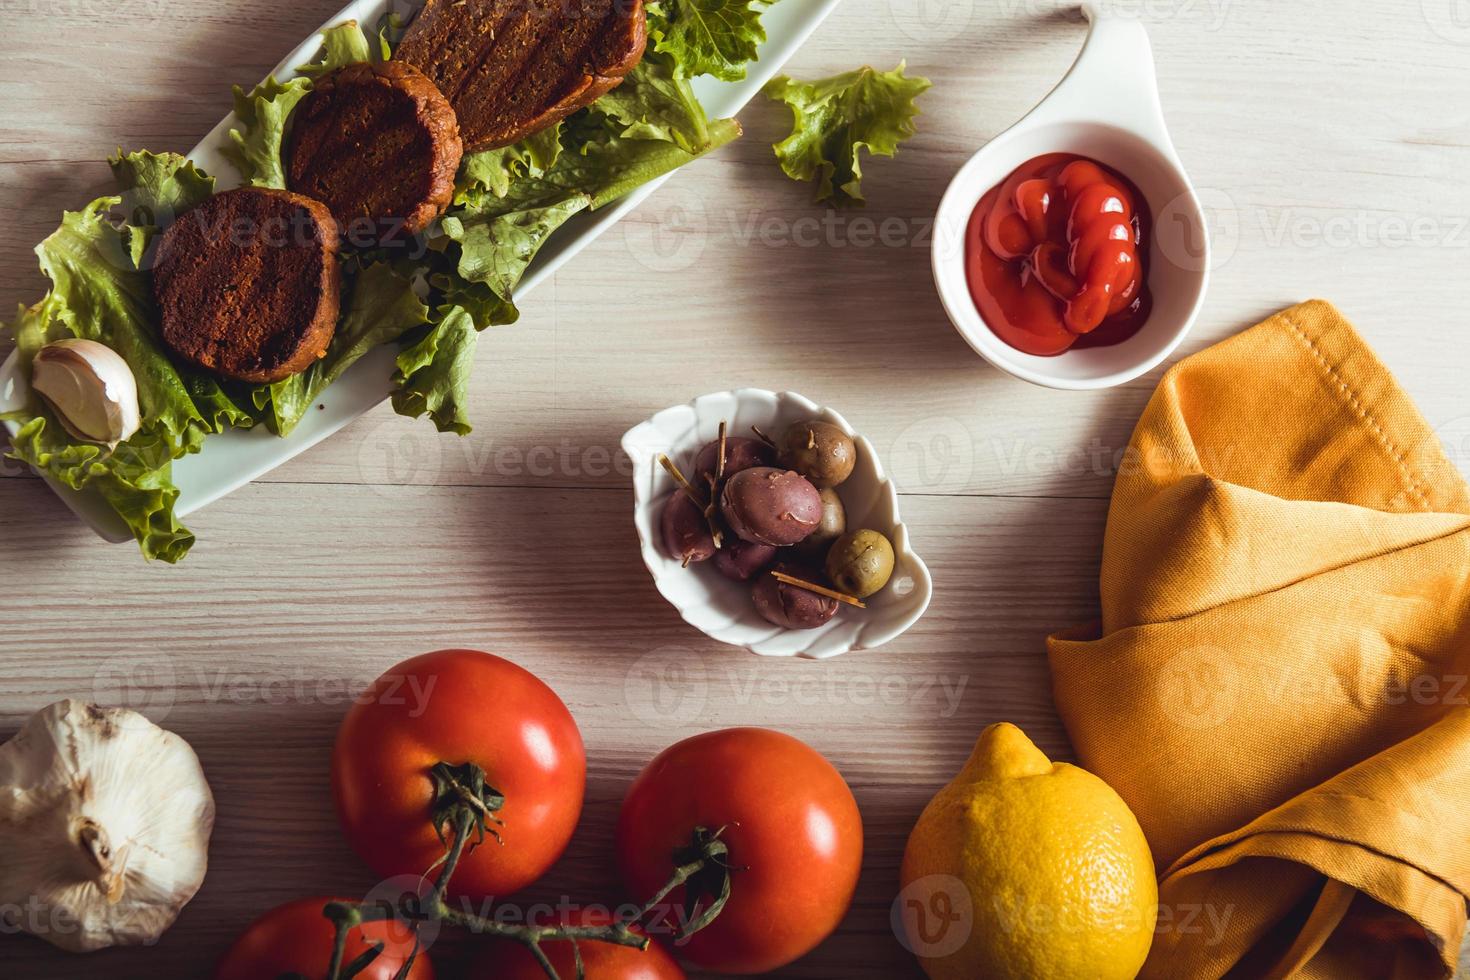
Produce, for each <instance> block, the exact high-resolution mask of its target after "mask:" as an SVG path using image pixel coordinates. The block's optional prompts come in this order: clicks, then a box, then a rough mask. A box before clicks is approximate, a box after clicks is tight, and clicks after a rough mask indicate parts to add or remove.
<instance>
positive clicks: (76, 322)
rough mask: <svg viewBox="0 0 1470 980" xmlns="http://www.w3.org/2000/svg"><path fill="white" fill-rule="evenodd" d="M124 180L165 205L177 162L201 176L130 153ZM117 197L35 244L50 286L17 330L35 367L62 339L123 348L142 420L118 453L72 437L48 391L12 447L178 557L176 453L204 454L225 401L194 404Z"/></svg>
mask: <svg viewBox="0 0 1470 980" xmlns="http://www.w3.org/2000/svg"><path fill="white" fill-rule="evenodd" d="M124 159H125V160H128V161H130V162H129V163H127V164H126V166H127V167H130V168H131V167H138V168H142V170H140V171H139V172H138V173H137V174H133V173H132V171H131V170H130V171H128V173H129V176H127V177H125V179H126V180H135V179H136V180H137V181H138V184H137V185H136V186H138V187H146V188H152V189H153V190H152V191H140V194H151V195H152V196H151V197H150V200H151V201H153V202H154V203H156V202H157V201H158V200H162V199H165V198H166V197H167V196H169V195H176V194H185V193H186V191H184V190H183V189H182V185H181V184H180V185H176V184H174V183H172V182H171V180H172V178H169V177H165V176H162V171H163V170H165V169H168V168H172V169H173V170H174V173H175V175H176V176H177V174H178V173H180V172H181V171H182V172H185V176H184V177H179V178H177V179H178V180H180V181H182V182H184V183H188V182H191V181H193V180H194V177H193V173H197V171H194V172H192V173H191V172H190V171H192V168H188V170H187V171H185V168H184V167H183V166H182V165H178V160H177V159H164V158H153V160H152V161H148V160H146V159H144V158H141V157H134V158H124ZM121 203H122V198H120V197H103V198H98V199H97V200H95V201H93V202H92V203H91V204H90V205H88V206H87V207H86V208H85V209H83V210H82V211H77V212H67V213H65V214H63V215H62V221H61V227H60V228H59V229H57V230H56V231H55V232H54V233H53V234H52V235H50V236H49V237H48V238H47V239H46V240H45V241H43V242H42V243H41V244H40V245H39V246H37V248H36V253H37V255H38V256H39V258H40V265H41V270H42V271H43V272H44V273H46V275H47V276H48V277H49V278H50V279H51V282H52V287H51V291H50V293H48V294H47V296H46V298H45V299H44V300H42V301H41V302H40V303H38V304H36V305H35V306H33V307H31V308H30V309H29V310H26V311H24V312H23V313H22V315H21V317H20V319H19V320H18V322H17V323H16V324H14V325H11V326H10V327H9V332H10V333H11V334H12V335H13V336H14V338H15V341H16V349H17V351H18V352H19V355H20V358H21V362H22V363H23V364H25V365H29V363H30V361H31V360H32V359H34V357H35V354H36V351H37V350H39V349H40V347H41V346H42V345H43V344H45V343H48V342H50V341H52V340H56V339H59V338H61V337H65V336H75V337H85V338H87V339H89V340H95V341H98V342H99V343H103V344H106V345H107V346H108V347H111V348H112V349H113V350H115V351H117V352H118V354H120V355H121V356H122V357H123V359H124V360H126V361H127V362H128V367H129V368H130V369H131V370H132V372H133V376H134V378H135V379H136V380H137V385H138V403H139V408H140V410H141V412H142V417H143V425H142V427H141V428H140V429H139V430H138V432H137V433H135V434H134V435H133V436H132V437H131V438H129V439H128V440H127V441H126V442H123V443H121V444H119V445H118V446H117V447H116V448H114V449H111V450H109V449H107V448H106V447H104V446H99V445H95V444H92V443H83V442H79V441H77V440H74V439H72V437H71V436H70V435H69V434H68V433H67V432H66V431H65V429H63V428H62V426H61V424H60V423H59V422H58V421H57V420H56V419H55V417H54V416H53V415H52V414H51V412H50V411H49V409H47V408H46V406H45V405H44V403H42V402H41V400H40V399H39V398H36V397H34V396H33V397H32V398H31V400H30V404H29V405H28V406H27V410H26V412H25V413H23V417H22V418H20V421H21V428H20V431H19V433H18V434H17V435H16V436H15V438H14V439H12V440H11V451H12V454H13V455H14V456H15V457H16V458H18V459H21V460H24V461H25V462H26V463H29V464H30V465H31V466H33V467H35V468H36V469H38V470H40V471H41V472H43V473H46V474H47V475H49V476H51V477H53V478H54V479H56V480H59V481H60V482H62V483H63V484H65V485H66V486H69V487H72V488H73V489H82V488H90V489H92V490H95V491H96V492H98V493H100V494H101V495H102V496H103V498H104V499H106V500H107V501H108V503H109V504H110V505H111V506H112V507H113V509H114V510H116V511H117V513H118V514H119V516H121V517H122V519H123V520H124V521H125V522H126V523H127V525H128V527H129V528H130V529H131V530H132V532H133V535H134V537H136V538H137V540H138V544H139V546H140V547H141V549H142V551H143V553H144V554H145V555H147V556H148V557H150V558H160V559H162V560H164V561H169V562H172V561H177V560H178V559H180V558H182V557H183V556H184V554H185V553H186V552H187V551H188V549H189V546H190V545H191V544H192V543H193V535H191V534H190V533H189V532H188V531H187V530H185V529H184V528H182V527H181V526H180V525H179V523H178V520H177V519H176V518H175V516H174V512H173V508H174V503H175V502H176V500H177V499H178V491H177V490H176V489H175V488H174V486H173V484H172V483H171V482H170V470H171V465H170V464H171V461H172V460H173V459H175V458H177V457H179V456H182V455H184V454H185V453H190V452H196V451H198V449H199V447H200V446H201V445H202V443H203V441H204V437H205V435H206V434H208V433H209V432H211V431H214V428H215V425H216V423H217V421H219V419H220V416H221V415H228V414H229V412H228V409H227V408H226V405H228V404H230V403H228V401H227V400H226V403H225V404H224V405H215V404H213V403H210V402H206V404H205V406H204V407H203V409H201V407H200V406H199V405H196V404H195V402H194V398H193V395H192V393H191V389H190V384H189V382H188V380H186V379H185V378H184V377H183V376H182V375H181V374H180V373H179V372H178V370H176V369H175V368H174V366H173V364H172V362H171V361H170V360H169V358H168V357H167V356H166V355H165V354H164V352H163V350H162V348H161V347H160V345H159V343H158V341H157V339H156V337H155V336H154V328H153V323H154V322H156V312H155V310H154V308H153V297H152V291H151V288H150V286H149V283H148V279H147V276H146V275H145V274H144V273H143V272H141V271H140V270H139V269H138V268H137V266H136V265H135V264H134V262H133V257H132V253H131V250H130V249H129V247H128V244H127V240H128V236H129V230H128V229H127V228H126V226H125V227H123V228H121V229H119V228H117V227H114V225H113V223H112V222H111V221H109V220H108V213H109V211H110V210H111V209H112V208H114V207H116V206H117V205H119V204H121Z"/></svg>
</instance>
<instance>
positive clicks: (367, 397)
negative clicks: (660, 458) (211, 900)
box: [0, 0, 839, 541]
mask: <svg viewBox="0 0 1470 980" xmlns="http://www.w3.org/2000/svg"><path fill="white" fill-rule="evenodd" d="M838 2H839V0H780V2H778V3H776V4H775V5H774V6H772V7H771V8H770V9H769V10H767V11H766V12H765V15H764V16H763V17H762V22H763V23H764V24H765V28H766V35H767V38H768V40H767V41H766V43H765V44H763V45H761V48H760V58H759V60H757V61H756V62H754V63H752V64H751V65H750V66H749V69H748V70H747V73H746V77H745V78H744V79H743V80H741V81H738V82H719V81H715V80H713V79H711V78H699V79H696V80H695V82H694V90H695V94H696V95H698V96H699V100H700V102H702V103H703V104H704V107H705V109H706V111H708V113H709V115H710V117H711V118H721V117H725V116H733V115H735V114H736V113H737V112H739V111H740V110H741V108H743V107H744V106H745V104H746V103H747V102H749V101H750V100H751V99H752V98H754V97H755V96H756V94H757V93H759V92H760V90H761V87H762V86H764V85H765V83H766V82H767V81H769V80H770V79H771V77H772V76H774V75H775V74H776V73H777V72H778V71H780V69H781V66H782V65H784V64H785V63H786V61H787V59H788V58H790V57H791V55H792V54H794V53H795V51H796V49H797V48H799V47H800V46H801V45H802V43H803V42H805V41H806V39H807V38H808V37H809V36H810V35H811V33H812V31H814V30H816V29H817V25H819V24H820V23H821V22H822V21H823V20H824V19H826V17H827V15H828V14H829V13H830V12H831V11H832V8H834V7H836V6H837V4H838ZM417 5H418V4H416V3H415V4H413V5H412V6H414V7H416V6H417ZM390 6H391V8H392V9H393V10H394V11H398V12H402V10H403V9H404V4H403V2H402V0H396V2H395V0H354V2H353V3H349V4H348V5H347V6H345V7H343V8H342V9H341V10H340V11H338V12H337V14H336V15H335V16H333V17H332V18H331V19H330V20H328V21H327V22H326V23H325V24H323V25H322V29H323V30H325V29H326V28H328V27H331V26H333V25H335V24H340V23H342V22H343V21H344V20H356V21H358V22H359V23H360V24H362V25H364V27H372V26H373V25H376V24H377V23H378V22H379V20H380V19H381V18H382V16H383V14H384V13H385V12H386V11H387V10H388V9H389V8H390ZM410 9H412V7H410ZM320 47H321V42H320V39H319V38H318V37H317V36H316V35H313V36H312V37H310V38H307V39H306V40H305V41H303V42H302V43H301V45H300V46H299V47H297V49H296V50H295V51H293V52H291V54H290V55H289V56H287V58H286V59H285V60H284V61H282V62H281V64H280V66H279V67H278V68H277V69H276V71H275V72H274V74H275V76H276V78H278V79H281V80H285V79H287V78H291V77H293V76H295V75H296V66H298V65H302V64H306V63H307V62H309V61H311V60H312V58H314V57H315V56H316V53H317V51H318V50H319V49H320ZM238 125H239V123H238V122H237V121H236V119H235V117H234V115H233V114H232V115H230V116H227V117H225V118H224V119H223V120H221V121H220V124H219V125H218V126H216V127H215V128H214V131H213V132H211V133H210V134H209V135H208V136H206V137H205V138H204V139H203V140H202V141H201V142H200V143H199V145H198V146H196V147H194V149H193V150H191V151H190V153H189V157H190V159H192V160H193V161H194V163H195V164H196V165H197V166H199V167H200V168H202V169H203V170H205V171H206V172H208V173H210V174H213V175H214V176H215V177H216V178H217V180H218V187H219V189H220V190H227V189H229V188H231V187H235V186H238V185H239V183H240V178H239V175H238V173H237V172H236V171H235V168H234V167H233V166H232V165H231V164H230V162H229V161H228V160H227V159H225V157H224V155H223V154H222V153H221V152H220V148H221V146H223V145H224V144H225V142H226V140H227V139H228V135H227V134H228V133H229V131H230V129H232V128H234V127H236V126H238ZM693 165H694V166H698V165H699V164H698V162H696V163H695V164H693ZM773 172H774V171H773ZM667 179H668V176H665V177H661V178H659V179H657V180H654V181H650V182H649V183H647V184H644V185H643V186H642V187H640V188H638V189H637V190H635V191H633V192H632V193H631V194H629V195H628V196H627V197H624V198H623V199H622V200H620V201H618V202H616V203H614V204H611V205H609V206H607V207H605V208H602V209H601V210H599V211H597V212H596V213H587V212H584V213H582V214H579V215H577V216H576V217H574V218H573V219H572V220H571V221H569V222H567V223H566V224H565V225H563V226H562V227H561V228H560V229H559V230H558V231H557V232H556V234H555V235H553V236H552V237H551V239H550V241H548V242H547V243H546V246H545V247H544V248H543V249H542V250H541V252H540V254H538V255H537V256H536V260H535V262H533V263H532V265H531V267H530V269H528V270H527V272H526V275H525V277H524V278H523V279H522V280H521V283H520V286H519V287H518V288H517V289H516V298H517V299H523V298H524V297H525V295H526V294H527V293H528V292H530V291H531V290H532V289H534V288H535V287H536V286H537V285H538V284H540V283H541V282H543V281H545V280H546V279H547V278H548V277H549V276H550V275H551V274H552V273H554V272H555V271H556V270H557V269H559V268H560V267H561V265H562V263H564V262H566V261H567V260H568V259H570V258H571V257H572V256H573V255H576V254H577V253H578V252H580V251H581V250H582V249H583V248H585V247H586V246H587V245H588V243H590V242H591V241H592V240H593V239H594V238H596V237H597V236H598V235H600V234H602V233H603V232H604V231H606V230H607V229H608V227H609V226H611V225H612V224H613V222H615V221H617V220H618V219H619V218H621V217H622V216H623V215H624V214H627V213H628V211H630V210H632V209H633V208H635V207H637V206H638V204H639V203H640V202H641V201H642V200H643V199H644V198H646V197H648V195H649V194H652V193H653V192H654V190H655V189H656V188H657V187H658V186H659V185H660V184H662V183H663V182H664V181H665V180H667ZM81 203H82V202H78V206H80V204H81ZM396 353H397V351H396V348H394V347H393V346H392V345H388V346H384V347H380V348H378V349H377V350H374V351H372V352H370V353H368V354H367V355H366V356H364V357H363V358H362V359H361V360H359V361H358V362H357V363H356V364H354V365H353V366H352V367H351V368H350V369H349V370H348V371H347V372H346V373H345V374H344V375H343V376H342V377H341V378H339V379H338V380H337V382H336V383H335V384H333V385H332V386H331V387H330V388H328V389H327V390H326V391H325V392H323V393H322V395H321V396H320V397H319V398H318V399H317V404H318V405H320V406H321V408H320V410H318V411H312V412H309V413H308V414H307V415H306V417H305V418H303V419H302V420H301V424H300V425H298V426H297V427H296V429H295V430H294V431H293V432H292V433H291V434H290V435H289V436H287V437H286V438H284V439H283V438H280V437H278V436H274V435H272V434H271V433H269V432H268V431H266V429H265V428H264V427H263V426H262V427H259V428H256V429H241V430H232V431H229V432H224V433H221V434H219V435H217V436H211V437H210V438H209V439H207V440H205V443H204V448H203V450H202V451H200V452H199V453H196V454H195V455H192V456H185V457H184V458H183V459H179V460H176V461H175V462H174V468H173V474H174V483H175V484H177V486H178V488H179V500H178V503H177V505H176V507H175V513H177V514H178V516H179V517H181V518H182V517H186V516H188V515H189V514H191V513H193V512H194V511H196V510H198V509H199V508H201V507H203V506H204V505H205V504H209V503H212V502H214V501H216V500H218V499H219V498H220V497H223V496H224V495H225V494H227V493H229V492H231V491H232V490H237V489H239V488H240V487H242V486H244V485H245V484H247V483H249V482H250V481H251V480H254V479H256V478H257V477H259V476H261V475H263V474H265V473H268V472H270V471H271V470H273V469H275V468H276V467H277V466H280V465H281V464H282V463H284V462H286V461H287V460H289V459H290V458H291V457H293V456H295V455H296V454H297V453H301V452H305V451H306V450H307V449H310V448H311V447H312V446H314V445H316V444H317V443H318V442H321V441H322V440H323V439H325V438H327V436H329V435H331V434H332V433H334V432H336V431H337V430H338V429H340V428H342V427H343V426H344V425H346V424H347V423H349V422H351V421H352V420H353V419H355V418H357V417H358V416H359V415H362V414H363V413H364V412H366V411H368V410H369V409H371V408H373V407H375V406H377V405H378V404H380V403H381V402H383V401H384V400H385V399H386V398H387V397H388V393H389V391H390V379H391V377H392V373H393V358H394V356H395V355H396ZM24 401H25V380H24V379H23V378H21V377H19V372H18V371H17V370H16V364H15V357H14V356H12V357H11V358H10V359H9V360H7V361H6V362H5V364H4V365H3V366H0V411H4V410H6V409H8V408H13V407H18V406H19V405H20V404H23V403H24ZM425 424H427V423H425ZM6 428H8V429H9V430H10V434H11V435H12V436H14V435H15V433H16V431H17V430H18V429H19V426H18V425H17V424H16V423H14V422H7V423H6ZM47 482H48V483H50V484H51V487H52V489H54V490H55V491H56V492H57V494H58V495H59V496H60V497H61V499H62V500H63V501H65V502H66V504H67V506H68V507H70V508H71V509H72V510H73V511H74V512H75V513H76V514H77V516H79V517H81V518H82V520H84V521H86V522H87V523H88V524H90V525H91V526H92V528H93V529H94V530H96V532H97V533H98V534H100V535H101V536H102V537H103V538H105V539H107V540H108V541H128V540H131V539H132V535H131V534H130V533H129V531H128V529H127V526H126V525H125V524H124V523H123V521H122V519H121V518H119V517H118V516H117V514H116V513H114V512H113V510H112V509H111V508H110V507H108V506H107V504H106V502H104V501H103V500H102V499H101V498H100V497H98V496H97V495H95V494H92V493H88V492H86V491H82V492H78V491H74V490H70V489H68V488H66V487H64V486H62V485H60V484H58V483H56V482H54V481H51V480H48V481H47Z"/></svg>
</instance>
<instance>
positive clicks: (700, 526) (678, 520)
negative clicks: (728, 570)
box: [659, 490, 715, 565]
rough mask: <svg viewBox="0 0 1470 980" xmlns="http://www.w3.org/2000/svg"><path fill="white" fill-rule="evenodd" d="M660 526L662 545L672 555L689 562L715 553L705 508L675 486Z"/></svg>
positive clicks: (704, 558) (686, 562) (665, 506)
mask: <svg viewBox="0 0 1470 980" xmlns="http://www.w3.org/2000/svg"><path fill="white" fill-rule="evenodd" d="M659 523H660V525H661V526H662V529H663V536H664V548H665V550H667V551H668V553H669V556H670V557H671V558H676V559H678V560H679V561H681V562H683V563H684V564H685V565H688V564H689V563H690V562H695V561H704V560H706V559H708V558H709V557H710V556H711V555H713V554H714V553H715V539H714V538H713V537H712V536H711V535H710V533H709V521H707V520H705V517H704V511H703V510H701V509H700V507H699V505H698V504H696V503H695V502H694V501H692V500H690V499H689V495H688V494H687V493H685V492H684V491H682V490H675V491H674V495H673V496H672V497H670V498H669V502H668V503H666V504H664V511H663V514H662V516H661V517H660V520H659Z"/></svg>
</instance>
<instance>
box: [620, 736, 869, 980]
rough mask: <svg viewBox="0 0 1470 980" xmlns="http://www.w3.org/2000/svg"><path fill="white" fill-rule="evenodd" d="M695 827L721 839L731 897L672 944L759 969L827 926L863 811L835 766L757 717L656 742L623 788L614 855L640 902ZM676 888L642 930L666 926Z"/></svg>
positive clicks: (852, 859)
mask: <svg viewBox="0 0 1470 980" xmlns="http://www.w3.org/2000/svg"><path fill="white" fill-rule="evenodd" d="M695 827H704V828H705V829H707V830H710V831H715V830H719V829H720V828H721V827H724V828H725V830H724V833H723V834H722V835H721V837H720V839H721V840H723V841H724V842H725V843H726V844H727V845H728V847H729V849H730V852H729V857H728V862H729V864H730V866H731V867H733V868H736V869H738V870H735V871H732V872H731V878H730V900H729V902H728V903H727V904H726V906H725V908H724V910H723V911H722V912H721V913H720V915H719V917H718V918H716V919H715V920H714V922H713V923H711V924H710V925H708V926H706V927H705V928H704V929H702V930H701V931H699V932H697V933H695V934H694V935H693V936H692V937H690V938H689V939H688V940H685V941H682V942H678V941H676V942H675V944H674V946H675V951H676V952H677V953H678V954H679V956H680V957H682V958H685V959H688V960H689V961H690V962H692V963H695V964H697V965H699V966H701V967H704V968H706V969H709V970H714V971H716V972H720V973H765V972H767V971H769V970H774V969H777V968H778V967H781V966H785V965H786V964H787V963H790V962H791V961H793V960H795V959H797V958H799V957H801V956H803V955H805V954H806V953H808V952H810V951H811V949H812V948H813V947H814V946H816V945H817V944H818V943H820V942H821V941H822V940H823V939H825V938H826V937H827V936H828V935H830V934H831V933H832V931H833V930H834V929H836V928H837V924H838V923H839V922H841V921H842V917H843V915H844V914H846V912H847V907H848V905H849V904H850V903H851V901H852V894H853V890H854V889H855V888H856V887H857V879H858V868H859V866H860V865H861V864H862V858H863V822H862V816H861V815H860V814H859V813H858V808H857V802H856V801H855V800H854V799H853V798H852V791H851V790H849V789H848V788H847V783H845V782H843V780H842V776H841V774H839V773H838V772H837V770H836V769H834V768H833V767H832V764H831V763H830V762H828V761H827V760H826V759H824V758H822V756H821V755H819V754H818V753H817V752H816V751H815V750H813V749H812V748H810V747H809V746H807V745H806V744H805V743H803V742H800V741H798V740H796V739H794V738H792V737H791V736H789V735H783V734H781V733H780V732H773V731H769V730H767V729H763V728H730V729H726V730H724V731H719V732H709V733H707V734H704V735H696V736H694V737H693V738H689V739H685V740H684V741H682V742H680V743H678V744H677V745H674V746H672V747H670V748H668V749H665V750H664V751H663V752H662V753H660V754H659V755H658V757H657V758H655V759H654V760H653V761H652V762H650V763H649V764H648V767H647V768H645V769H644V770H643V772H641V773H639V774H638V778H637V779H635V780H634V781H633V785H632V786H631V787H630V788H629V790H628V796H627V798H626V799H625V800H624V801H623V809H622V812H621V813H620V814H619V815H618V830H617V841H618V863H619V865H620V867H621V869H622V873H623V879H624V881H625V882H626V883H627V886H628V889H629V891H630V892H631V893H632V897H633V898H634V899H635V900H637V901H639V902H646V901H647V900H648V899H650V898H651V897H652V896H653V895H654V894H655V893H657V891H658V890H659V888H661V887H662V886H663V885H664V884H665V883H666V882H667V881H668V879H669V876H670V875H671V873H672V872H673V870H674V858H673V856H674V852H675V850H676V849H679V848H682V847H684V846H686V845H688V843H689V842H690V840H691V838H692V837H693V834H694V828H695ZM683 897H684V889H683V888H682V887H681V888H679V889H676V890H675V891H674V892H673V893H672V894H671V895H670V896H669V898H668V899H667V900H666V908H665V913H666V914H665V915H663V916H662V917H661V916H659V915H658V914H657V913H656V914H655V916H654V917H653V918H651V919H650V926H649V931H650V932H652V933H653V934H654V935H655V936H662V935H663V934H664V933H663V930H669V931H670V932H673V931H677V928H678V926H679V924H680V922H681V921H682V919H681V917H682V907H683V906H682V903H683Z"/></svg>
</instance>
